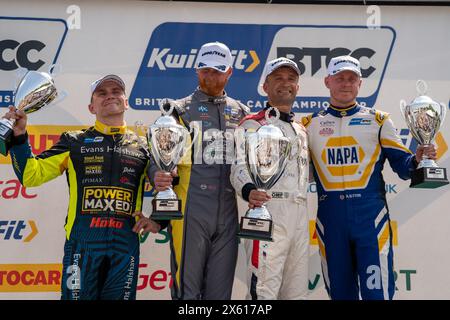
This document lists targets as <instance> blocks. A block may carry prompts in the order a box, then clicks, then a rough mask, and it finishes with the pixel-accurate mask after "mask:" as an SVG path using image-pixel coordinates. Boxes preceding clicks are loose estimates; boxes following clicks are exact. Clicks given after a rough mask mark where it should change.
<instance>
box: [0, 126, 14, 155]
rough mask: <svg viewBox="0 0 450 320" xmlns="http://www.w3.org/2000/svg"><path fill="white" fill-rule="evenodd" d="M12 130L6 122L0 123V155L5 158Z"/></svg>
mask: <svg viewBox="0 0 450 320" xmlns="http://www.w3.org/2000/svg"><path fill="white" fill-rule="evenodd" d="M12 135H13V129H12V127H11V125H10V123H9V122H8V121H5V119H3V120H2V121H0V154H2V155H4V156H7V155H8V150H9V142H10V141H11V137H12Z"/></svg>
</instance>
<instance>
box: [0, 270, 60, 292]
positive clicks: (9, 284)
mask: <svg viewBox="0 0 450 320" xmlns="http://www.w3.org/2000/svg"><path fill="white" fill-rule="evenodd" d="M61 270H62V265H61V264H56V263H54V264H0V292H58V291H60V290H61Z"/></svg>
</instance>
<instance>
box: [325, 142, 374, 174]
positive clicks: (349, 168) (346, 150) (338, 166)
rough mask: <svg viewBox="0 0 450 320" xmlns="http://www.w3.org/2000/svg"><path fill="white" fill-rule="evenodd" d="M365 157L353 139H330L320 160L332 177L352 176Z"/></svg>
mask: <svg viewBox="0 0 450 320" xmlns="http://www.w3.org/2000/svg"><path fill="white" fill-rule="evenodd" d="M364 157H365V154H364V151H363V149H362V148H361V147H360V146H359V144H358V142H357V141H356V140H355V139H354V138H353V137H339V138H330V139H329V140H328V142H327V144H326V148H324V150H323V151H322V160H323V162H324V163H325V164H326V165H327V169H328V171H329V172H330V173H331V175H333V176H342V175H353V174H355V173H356V171H357V170H358V166H359V164H360V163H361V162H362V161H363V159H364Z"/></svg>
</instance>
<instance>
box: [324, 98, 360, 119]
mask: <svg viewBox="0 0 450 320" xmlns="http://www.w3.org/2000/svg"><path fill="white" fill-rule="evenodd" d="M359 109H361V106H360V105H359V104H358V103H356V102H355V104H353V105H351V106H349V107H338V106H334V105H332V104H331V103H330V106H329V107H328V109H327V112H328V113H330V114H332V115H333V116H335V117H338V118H342V117H346V116H351V115H353V114H355V113H357V112H358V111H359Z"/></svg>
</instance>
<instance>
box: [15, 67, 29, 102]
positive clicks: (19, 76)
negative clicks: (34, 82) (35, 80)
mask: <svg viewBox="0 0 450 320" xmlns="http://www.w3.org/2000/svg"><path fill="white" fill-rule="evenodd" d="M27 72H28V69H26V68H23V67H20V68H19V69H17V70H16V72H15V75H16V77H15V84H14V88H16V89H15V90H14V96H15V95H16V90H17V88H18V87H19V84H20V82H22V79H23V77H25V75H26V74H27Z"/></svg>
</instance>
